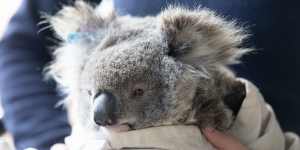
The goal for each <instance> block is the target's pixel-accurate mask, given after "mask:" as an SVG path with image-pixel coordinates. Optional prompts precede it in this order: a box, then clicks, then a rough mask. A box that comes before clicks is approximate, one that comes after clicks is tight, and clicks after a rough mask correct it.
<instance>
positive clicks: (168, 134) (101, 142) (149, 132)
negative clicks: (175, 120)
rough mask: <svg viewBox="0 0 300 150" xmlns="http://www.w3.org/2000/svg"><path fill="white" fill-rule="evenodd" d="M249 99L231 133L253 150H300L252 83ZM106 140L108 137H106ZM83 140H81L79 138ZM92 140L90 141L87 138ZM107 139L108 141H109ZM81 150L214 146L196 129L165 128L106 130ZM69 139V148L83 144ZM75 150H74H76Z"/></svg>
mask: <svg viewBox="0 0 300 150" xmlns="http://www.w3.org/2000/svg"><path fill="white" fill-rule="evenodd" d="M241 80H242V81H243V82H244V83H246V86H247V96H246V99H245V100H244V102H243V104H242V107H241V110H240V112H239V114H238V116H237V118H236V121H235V123H234V125H233V127H232V128H231V129H230V131H229V133H230V134H232V135H234V136H235V137H237V138H238V139H240V141H241V142H242V143H243V144H244V145H246V146H247V147H249V149H250V150H300V141H299V137H298V136H297V135H296V134H293V133H284V132H283V131H282V130H281V128H280V126H279V124H278V121H277V119H276V117H275V114H274V112H273V110H272V108H271V107H270V105H268V104H266V103H265V101H264V99H263V97H262V95H261V94H260V92H259V90H258V89H257V88H256V87H255V86H254V85H253V84H252V83H250V82H249V81H246V80H244V79H241ZM104 137H106V138H104ZM78 139H80V138H78ZM87 139H89V138H87ZM105 139H106V140H105ZM80 142H81V143H84V144H83V145H81V146H82V147H81V149H86V150H87V149H88V150H101V149H110V148H116V149H117V148H121V147H159V148H162V149H171V150H212V149H213V148H212V146H211V145H210V144H209V143H208V142H207V141H206V140H205V138H204V137H203V136H202V134H201V132H200V130H199V129H198V128H197V127H194V126H165V127H156V128H148V129H143V130H135V131H129V132H122V133H108V132H107V131H103V133H101V137H99V136H98V137H97V140H87V141H84V140H82V138H81V140H80ZM80 142H79V141H78V140H77V142H76V140H75V142H74V140H73V141H72V138H70V139H69V142H68V143H69V145H71V146H74V145H76V144H79V143H80ZM73 149H74V148H72V150H73Z"/></svg>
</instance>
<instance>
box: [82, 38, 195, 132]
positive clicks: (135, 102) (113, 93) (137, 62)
mask: <svg viewBox="0 0 300 150" xmlns="http://www.w3.org/2000/svg"><path fill="white" fill-rule="evenodd" d="M140 34H144V33H140ZM134 36H135V37H131V39H132V40H127V39H125V40H124V41H121V42H120V43H119V44H116V45H114V46H111V47H108V48H105V49H101V48H99V49H95V50H94V52H93V53H92V54H91V56H90V57H89V58H90V59H89V60H88V61H87V62H86V64H85V65H84V69H83V70H82V72H81V74H82V75H81V77H80V80H81V83H80V85H81V86H83V87H81V89H84V90H85V91H84V90H83V92H85V93H86V96H85V97H86V98H84V99H82V100H87V102H86V103H90V105H91V106H90V107H89V109H88V110H86V111H87V112H86V113H91V114H90V115H92V116H94V120H95V121H96V123H98V124H100V125H109V124H114V123H117V124H124V123H126V124H129V125H130V126H131V128H134V129H137V128H144V127H148V126H156V125H162V124H173V123H177V122H178V121H180V119H184V117H187V116H183V115H182V114H185V113H187V112H186V111H188V110H191V105H192V102H191V100H192V98H193V95H194V93H195V88H196V85H193V84H194V83H192V82H190V83H189V86H190V87H189V88H186V89H181V90H182V91H180V92H181V93H180V94H181V95H179V96H180V97H181V98H185V101H183V102H178V97H177V96H178V95H176V94H177V93H176V92H177V91H176V88H177V89H178V88H180V87H177V86H179V85H178V84H181V85H180V86H184V85H183V84H184V83H185V82H184V81H182V80H181V79H183V75H184V70H185V68H184V66H183V64H182V63H180V62H178V61H176V60H175V59H174V58H172V57H170V56H168V55H167V54H166V53H165V52H166V50H167V47H165V45H164V44H162V42H161V41H159V40H156V39H157V38H158V39H159V37H155V38H156V39H155V38H154V37H151V36H149V35H147V34H144V35H143V36H145V37H144V38H140V37H139V35H134ZM145 39H147V40H145ZM144 40H145V41H144ZM122 43H123V44H122ZM192 80H195V81H194V82H195V83H197V82H198V79H196V78H195V79H192ZM179 82H180V83H179ZM186 82H189V81H186ZM178 94H179V93H178ZM179 103H181V104H182V105H183V107H182V108H180V107H179V106H178V105H179ZM186 115H188V114H186Z"/></svg>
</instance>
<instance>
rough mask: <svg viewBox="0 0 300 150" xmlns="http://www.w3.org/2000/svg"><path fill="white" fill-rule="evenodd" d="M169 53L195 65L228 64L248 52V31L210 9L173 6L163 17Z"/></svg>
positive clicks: (164, 12)
mask: <svg viewBox="0 0 300 150" xmlns="http://www.w3.org/2000/svg"><path fill="white" fill-rule="evenodd" d="M158 17H159V19H160V28H161V32H162V34H163V37H164V40H165V41H166V42H167V44H168V48H169V55H170V56H173V57H174V58H176V59H177V60H180V61H182V62H184V63H187V64H190V65H193V66H199V65H200V66H206V65H228V64H233V63H236V62H238V58H239V57H240V56H241V55H242V54H244V53H245V52H248V51H249V49H246V48H242V47H241V44H242V42H243V40H244V39H245V38H246V37H247V34H245V32H244V30H243V29H242V28H240V27H238V26H236V25H235V23H234V22H232V21H226V20H225V19H223V18H222V17H219V16H217V15H216V14H215V13H214V12H212V11H210V10H207V9H204V8H203V9H202V8H198V9H194V10H190V9H186V8H182V7H170V8H168V9H166V10H164V11H163V12H162V13H161V14H160V15H159V16H158Z"/></svg>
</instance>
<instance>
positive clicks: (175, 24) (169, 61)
mask: <svg viewBox="0 0 300 150" xmlns="http://www.w3.org/2000/svg"><path fill="white" fill-rule="evenodd" d="M105 16H106V17H102V16H101V14H98V13H97V11H95V9H94V8H92V7H91V6H89V5H88V4H86V3H84V2H82V1H77V2H76V3H75V6H67V7H64V8H63V9H62V10H61V11H60V12H59V13H58V14H57V15H55V16H53V17H50V18H49V21H50V23H51V25H52V26H53V29H54V30H55V31H56V33H57V35H58V36H59V37H60V38H61V39H62V40H64V41H66V39H67V36H68V34H69V33H72V32H88V33H90V35H91V36H94V37H96V38H95V40H93V41H90V42H87V41H86V40H84V39H82V40H81V41H79V42H77V43H67V42H63V43H62V44H61V47H59V48H58V49H56V51H55V52H54V57H55V60H54V61H53V63H52V64H51V65H50V66H48V70H49V72H48V75H50V76H52V77H54V79H56V80H57V81H58V83H60V85H61V86H62V87H64V89H65V90H66V91H67V93H68V95H69V96H68V98H67V99H68V102H69V103H71V105H72V106H70V107H69V110H71V109H75V111H70V113H71V115H72V116H73V117H72V118H73V121H74V120H75V122H79V123H80V124H82V125H83V126H86V127H93V126H94V125H95V124H94V123H93V120H92V119H91V118H92V116H91V115H92V110H91V109H92V105H93V100H92V97H93V95H95V94H96V93H97V92H99V91H101V90H108V91H110V92H112V93H113V94H114V95H115V96H116V97H117V99H118V105H119V108H120V110H119V112H117V117H118V119H119V121H120V123H124V122H126V123H129V124H131V126H132V127H133V128H134V129H139V128H146V127H150V126H161V125H170V124H197V125H199V126H200V127H205V126H213V127H216V128H219V129H226V128H228V127H229V126H230V124H231V123H232V121H233V119H234V116H233V113H232V110H231V109H229V108H230V107H228V106H226V103H225V102H224V99H225V98H226V96H227V95H228V93H231V94H232V93H233V94H234V95H237V96H236V97H237V98H240V99H241V100H242V99H243V94H245V93H243V92H244V90H245V89H243V88H244V86H237V85H241V84H242V83H241V82H239V81H237V80H236V79H235V76H234V75H233V74H232V72H231V71H230V70H229V69H228V68H227V67H226V65H228V64H233V63H236V62H238V58H239V57H240V56H242V54H244V53H246V52H247V51H249V50H248V49H246V48H241V44H242V41H243V39H244V38H246V36H247V35H246V34H245V33H244V30H243V29H241V28H240V27H237V26H236V25H235V23H233V22H230V21H225V20H224V19H223V18H221V17H218V16H217V15H216V14H215V13H214V12H212V11H210V10H207V9H203V8H202V9H201V8H199V9H196V10H189V9H186V8H181V7H169V8H168V9H166V10H164V11H162V13H161V14H159V15H158V16H149V17H143V18H138V17H131V16H123V17H120V16H116V15H115V14H114V13H113V12H112V13H110V15H107V14H106V15H105ZM236 87H238V88H239V89H236ZM135 89H143V90H144V91H145V94H144V95H143V96H142V97H134V95H133V94H132V93H133V92H134V90H135ZM235 91H237V92H238V93H236V92H235ZM241 91H242V92H241ZM235 93H236V94H235ZM230 101H234V100H229V102H230ZM237 101H240V100H237ZM74 104H75V105H74Z"/></svg>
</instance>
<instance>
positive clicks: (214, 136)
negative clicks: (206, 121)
mask: <svg viewBox="0 0 300 150" xmlns="http://www.w3.org/2000/svg"><path fill="white" fill-rule="evenodd" d="M203 133H204V135H205V136H206V138H207V140H208V142H210V143H211V144H212V145H213V146H214V147H215V148H217V149H218V150H247V148H246V147H245V146H244V145H242V144H241V143H240V142H239V141H238V140H237V139H235V138H234V137H232V136H230V135H227V134H224V133H221V132H220V131H217V130H215V129H212V128H206V129H204V130H203Z"/></svg>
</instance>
